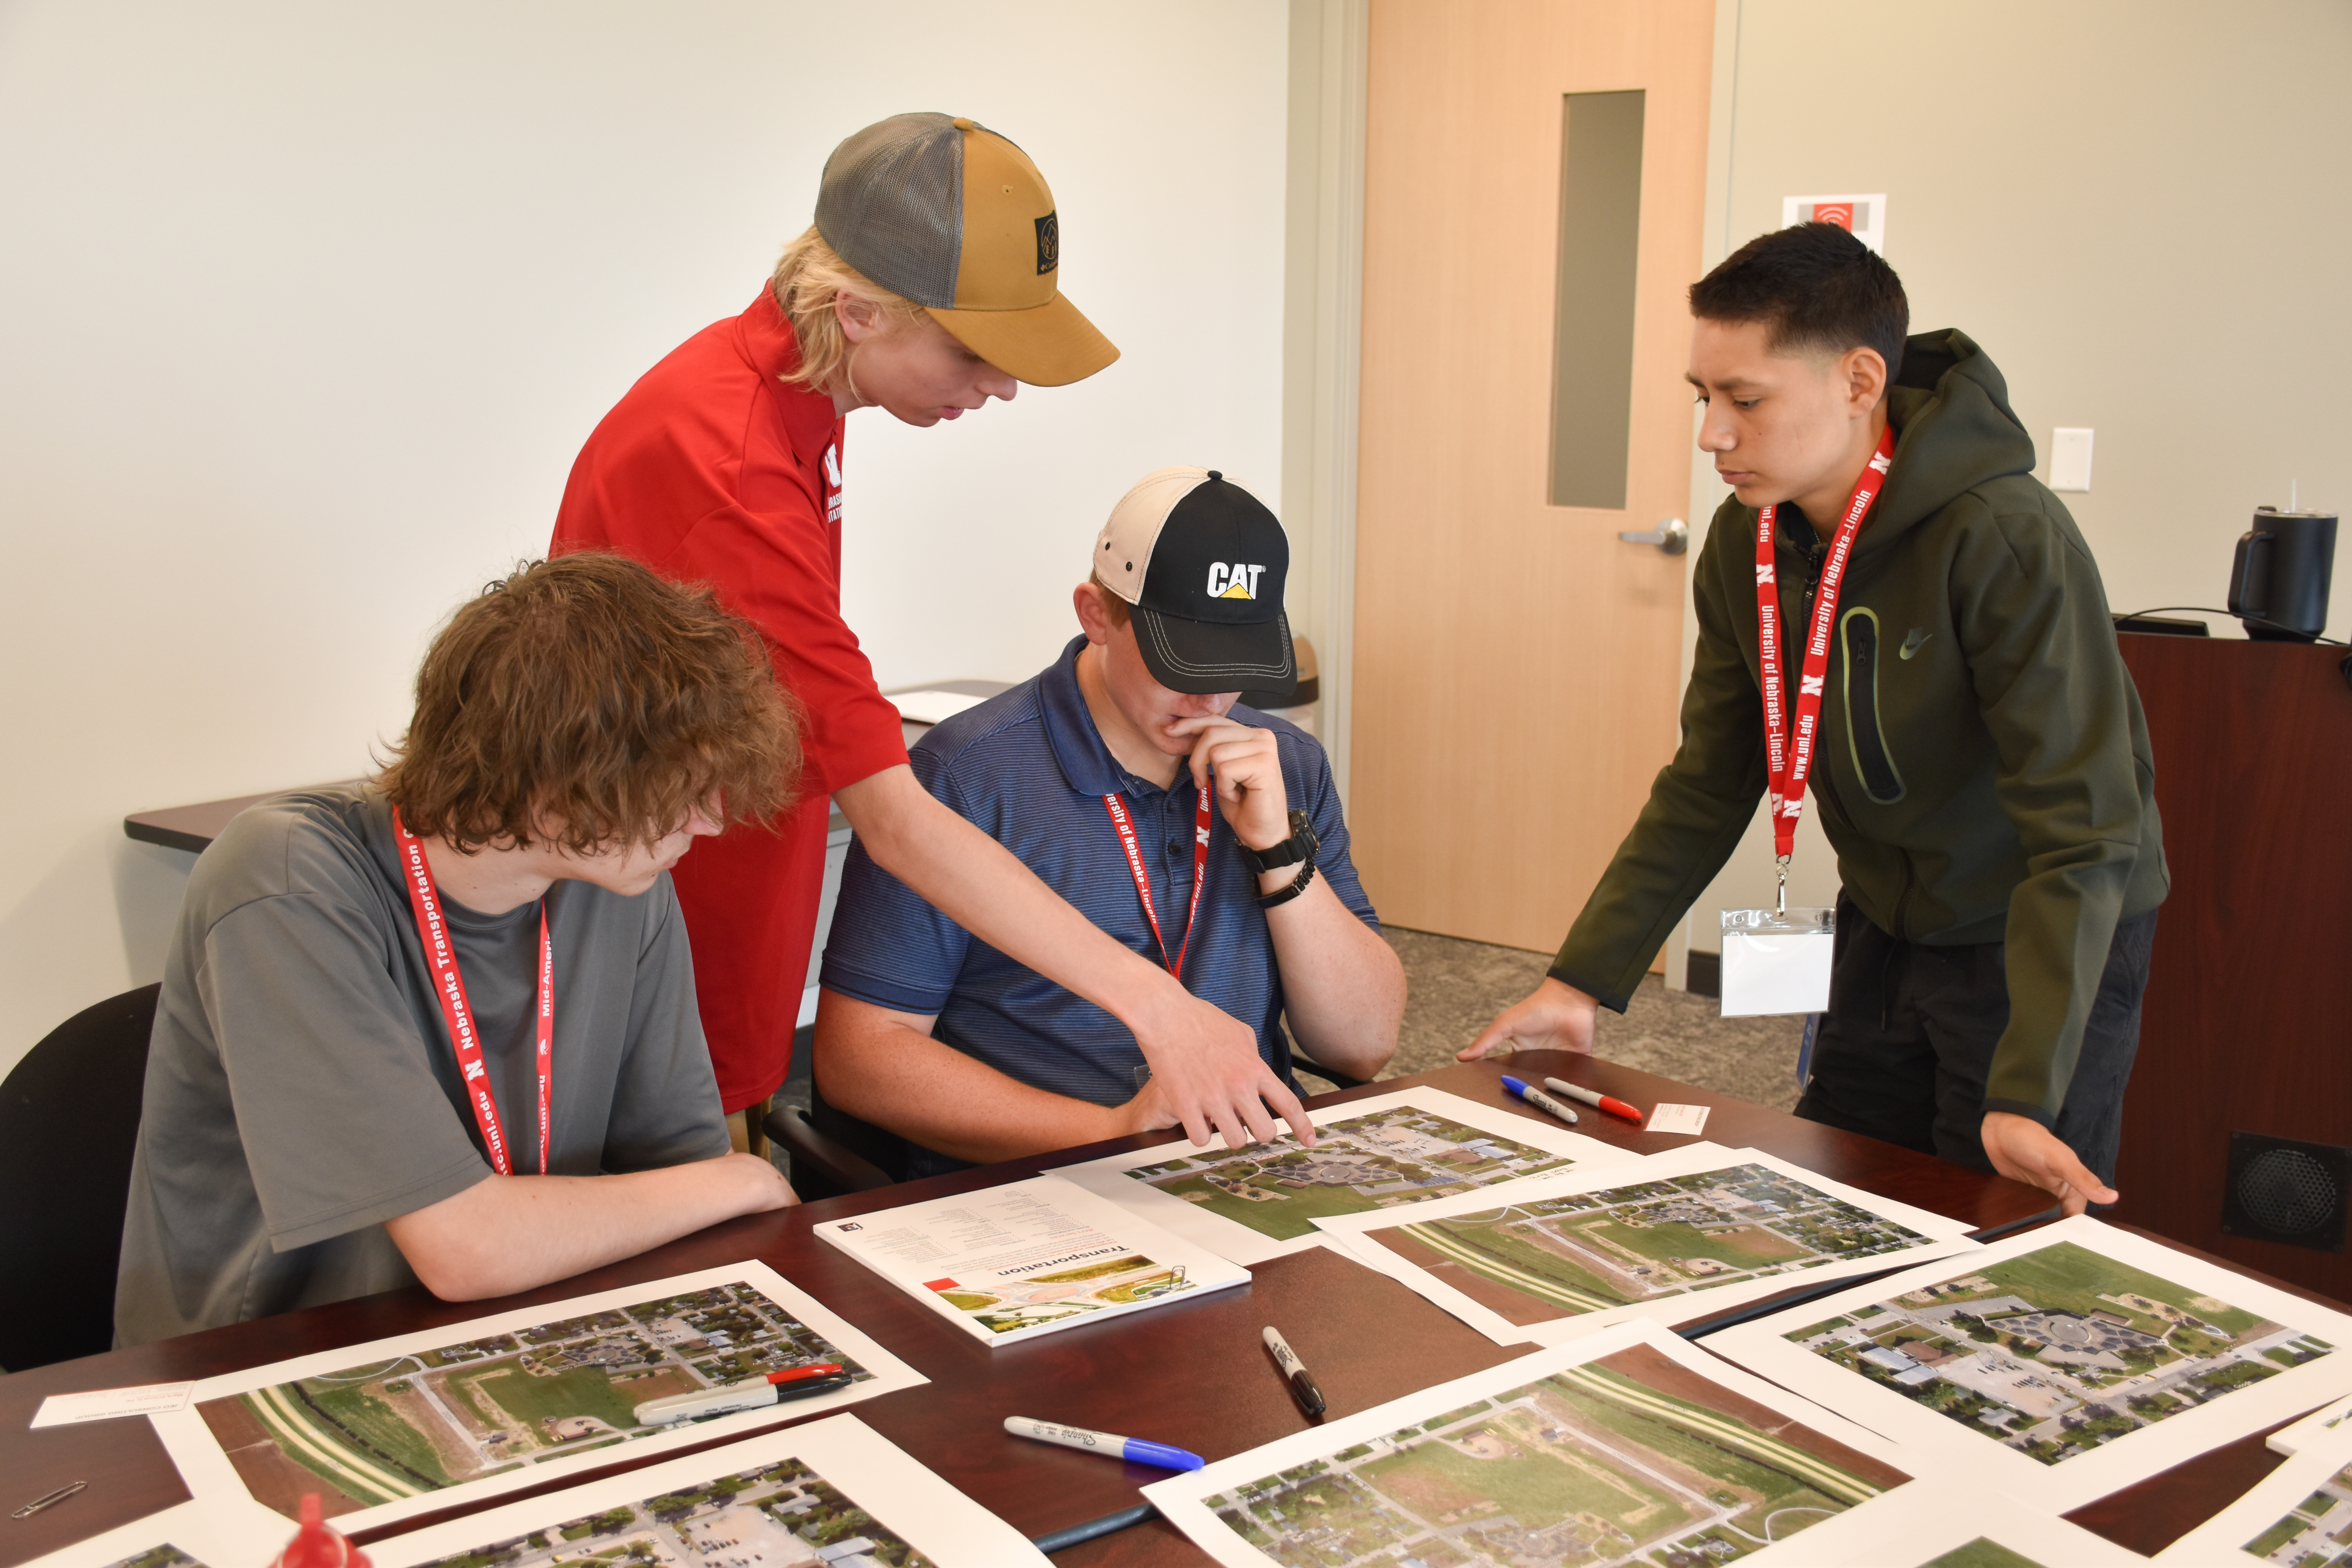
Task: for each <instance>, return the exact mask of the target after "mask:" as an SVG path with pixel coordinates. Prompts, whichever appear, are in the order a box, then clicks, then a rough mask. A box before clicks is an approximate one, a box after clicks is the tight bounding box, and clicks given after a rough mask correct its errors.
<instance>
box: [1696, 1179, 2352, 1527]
mask: <svg viewBox="0 0 2352 1568" xmlns="http://www.w3.org/2000/svg"><path fill="white" fill-rule="evenodd" d="M2061 1243H2071V1244H2072V1245H2074V1246H2075V1247H2081V1248H2083V1249H2084V1250H2085V1251H2088V1252H2091V1253H2094V1254H2096V1255H2098V1256H2100V1257H2103V1258H2109V1259H2112V1260H2113V1261H2115V1262H2116V1263H2119V1264H2122V1265H2124V1266H2125V1267H2126V1268H2133V1269H2137V1270H2138V1271H2140V1272H2142V1273H2145V1274H2149V1275H2153V1276H2155V1277H2156V1278H2158V1279H2163V1280H2166V1281H2168V1282H2169V1283H2171V1284H2173V1285H2177V1286H2179V1287H2181V1288H2183V1289H2188V1290H2190V1291H2193V1292H2195V1293H2197V1294H2199V1295H2202V1296H2210V1297H2212V1298H2215V1299H2217V1300H2223V1301H2226V1302H2228V1303H2229V1304H2230V1305H2231V1307H2234V1308H2236V1309H2238V1310H2241V1311H2248V1312H2253V1313H2256V1314H2259V1315H2260V1316H2261V1317H2262V1318H2263V1319H2264V1320H2266V1321H2270V1322H2273V1323H2275V1324H2278V1325H2279V1326H2280V1327H2281V1329H2282V1331H2287V1332H2290V1333H2292V1334H2293V1335H2294V1336H2296V1337H2301V1336H2305V1335H2315V1336H2317V1337H2318V1338H2319V1339H2322V1340H2324V1341H2326V1342H2327V1343H2328V1344H2329V1345H2330V1346H2332V1347H2333V1349H2332V1350H2331V1352H2329V1353H2328V1354H2326V1355H2323V1356H2321V1357H2319V1358H2318V1359H2317V1360H2315V1361H2311V1362H2307V1363H2305V1364H2303V1365H2301V1366H2298V1367H2294V1368H2277V1369H2276V1370H2275V1373H2274V1375H2273V1376H2270V1377H2266V1378H2263V1380H2261V1381H2260V1382H2258V1383H2256V1384H2252V1385H2251V1386H2249V1387H2246V1388H2242V1389H2238V1390H2236V1391H2234V1392H2232V1393H2230V1394H2225V1395H2223V1396H2221V1397H2220V1398H2218V1399H2216V1400H2214V1401H2213V1402H2212V1403H2211V1404H2210V1405H2200V1406H2199V1407H2198V1408H2196V1409H2194V1410H2186V1411H2183V1412H2181V1413H2180V1414H2179V1415H2173V1416H2170V1417H2168V1418H2167V1419H2164V1420H2161V1421H2158V1422H2157V1423H2156V1424H2155V1425H2153V1426H2142V1427H2139V1428H2137V1429H2136V1430H2134V1431H2131V1432H2128V1433H2126V1434H2124V1435H2123V1436H2120V1437H2117V1438H2116V1439H2115V1440H2113V1441H2111V1442H2108V1443H2105V1444H2103V1445H2101V1446H2099V1447H2095V1448H2091V1449H2088V1450H2083V1451H2077V1452H2075V1453H2074V1454H2071V1455H2069V1456H2067V1457H2066V1458H2062V1459H2061V1460H2060V1461H2059V1462H2058V1463H2056V1464H2054V1465H2045V1464H2043V1463H2042V1462H2041V1461H2040V1460H2038V1459H2034V1458H2029V1457H2028V1456H2026V1455H2024V1454H2021V1453H2019V1452H2018V1451H2017V1450H2015V1449H2013V1448H2011V1447H2007V1446H2005V1445H2003V1444H2002V1443H2000V1442H1999V1441H1996V1440H1995V1438H1994V1437H1993V1436H1991V1435H1990V1433H1989V1432H1987V1431H1986V1430H1984V1429H1983V1428H1981V1427H1978V1426H1962V1425H1961V1424H1960V1423H1959V1422H1958V1421H1955V1420H1953V1419H1951V1418H1950V1417H1948V1416H1946V1415H1939V1414H1938V1413H1937V1412H1936V1411H1933V1410H1929V1409H1927V1408H1926V1407H1924V1406H1923V1405H1919V1404H1918V1403H1916V1401H1914V1400H1912V1399H1910V1398H1909V1397H1907V1396H1906V1395H1905V1394H1899V1393H1897V1392H1896V1391H1895V1390H1894V1389H1892V1388H1886V1387H1883V1386H1881V1385H1880V1384H1877V1383H1875V1382H1873V1381H1871V1380H1870V1379H1867V1378H1864V1377H1862V1376H1859V1375H1857V1374H1856V1373H1852V1372H1849V1371H1847V1370H1846V1369H1845V1368H1843V1367H1842V1366H1839V1365H1838V1364H1837V1363H1834V1362H1832V1361H1830V1360H1828V1359H1826V1358H1824V1357H1822V1356H1821V1355H1818V1354H1816V1353H1814V1352H1811V1351H1809V1350H1805V1349H1803V1348H1802V1347H1801V1346H1800V1345H1797V1344H1795V1343H1792V1342H1790V1340H1789V1339H1788V1338H1786V1337H1785V1336H1788V1335H1790V1334H1794V1333H1798V1332H1801V1331H1803V1330H1805V1329H1808V1328H1811V1327H1812V1326H1813V1325H1814V1324H1817V1323H1822V1322H1827V1321H1830V1320H1832V1319H1834V1318H1841V1317H1847V1316H1849V1315H1852V1314H1853V1313H1855V1312H1857V1311H1859V1310H1861V1309H1863V1308H1865V1307H1869V1306H1872V1305H1874V1304H1876V1303H1879V1302H1883V1301H1891V1300H1895V1299H1897V1298H1899V1297H1903V1296H1907V1295H1910V1294H1912V1293H1914V1292H1917V1291H1922V1290H1925V1289H1927V1287H1929V1286H1931V1285H1941V1284H1945V1283H1947V1282H1948V1281H1950V1280H1953V1279H1965V1278H1967V1277H1968V1276H1969V1275H1971V1274H1975V1273H1979V1272H1981V1271H1982V1270H1984V1269H1986V1268H1991V1267H1994V1266H1996V1265H1999V1264H2001V1263H2005V1262H2008V1261H2009V1260H2011V1259H2012V1258H2022V1257H2025V1256H2027V1255H2029V1254H2032V1253H2035V1252H2039V1251H2042V1249H2043V1248H2045V1247H2055V1246H2057V1245H2059V1244H2061ZM1706 1344H1707V1348H1708V1349H1709V1350H1711V1351H1714V1352H1716V1353H1717V1354H1718V1355H1723V1356H1727V1357H1729V1358H1730V1359H1731V1360H1733V1361H1735V1362H1738V1363H1739V1364H1740V1365H1742V1366H1745V1367H1747V1368H1748V1369H1749V1370H1750V1371H1752V1372H1755V1373H1759V1374H1760V1375H1762V1376H1764V1377H1769V1378H1770V1379H1771V1380H1772V1381H1773V1382H1775V1383H1778V1384H1781V1385H1783V1386H1784V1387H1787V1388H1791V1389H1794V1390H1795V1391H1796V1392H1798V1393H1799V1394H1803V1395H1805V1396H1806V1397H1807V1398H1809V1399H1812V1400H1816V1401H1819V1402H1820V1403H1822V1404H1823V1405H1828V1406H1830V1408H1832V1409H1833V1410H1836V1411H1838V1412H1840V1413H1841V1414H1843V1415H1846V1416H1847V1417H1849V1418H1851V1419H1853V1420H1854V1421H1858V1422H1860V1423H1861V1424H1862V1425H1864V1426H1868V1427H1870V1428H1871V1429H1872V1430H1874V1431H1876V1432H1881V1433H1884V1434H1885V1436H1888V1437H1891V1438H1893V1439H1894V1440H1895V1441H1896V1442H1898V1443H1901V1444H1903V1445H1905V1446H1906V1447H1909V1448H1912V1449H1913V1450H1914V1451H1916V1452H1917V1453H1919V1454H1921V1455H1923V1456H1932V1462H1933V1463H1934V1464H1935V1465H1936V1467H1937V1473H1938V1474H1939V1475H1942V1476H1944V1477H1947V1478H1948V1479H1949V1480H1951V1481H1953V1482H1956V1483H1957V1482H1967V1483H1969V1484H1975V1485H1979V1486H1983V1487H1988V1488H1990V1489H1994V1490H1998V1491H2001V1492H2005V1493H2007V1494H2008V1495H2010V1496H2011V1497H2013V1498H2015V1499H2017V1500H2019V1501H2021V1502H2023V1503H2026V1504H2028V1505H2030V1506H2032V1507H2035V1508H2041V1509H2046V1510H2050V1511H2051V1512H2053V1513H2063V1512H2065V1511H2067V1510H2070V1509H2074V1508H2080V1507H2081V1506H2083V1505H2084V1503H2087V1502H2090V1501H2092V1500H2095V1499H2097V1498H2102V1497H2105V1496H2106V1495H2107V1494H2108V1493H2109V1492H2112V1491H2116V1490H2118V1489H2122V1488H2124V1487H2127V1486H2130V1485H2131V1484H2133V1483H2134V1482H2136V1481H2141V1480H2145V1479H2147V1478H2148V1477H2150V1476H2153V1475H2156V1474H2158V1472H2160V1471H2162V1470H2165V1469H2168V1468H2171V1467H2172V1466H2174V1465H2177V1464H2179V1463H2180V1462H2181V1461H2182V1460H2184V1459H2189V1458H2195V1457H2196V1456H2197V1455H2199V1454H2201V1453H2204V1452H2205V1451H2207V1450H2208V1449H2210V1448H2214V1447H2220V1446H2221V1444H2224V1443H2229V1442H2232V1441H2235V1440H2236V1439H2238V1438H2240V1437H2243V1436H2247V1435H2249V1434H2251V1433H2254V1432H2259V1431H2261V1430H2262V1429H2263V1427H2265V1426H2270V1425H2272V1424H2273V1423H2274V1422H2277V1421H2280V1420H2283V1419H2284V1418H2285V1417H2287V1416H2290V1415H2300V1414H2302V1413H2303V1412H2304V1411H2306V1410H2309V1409H2311V1408H2312V1407H2313V1406H2315V1405H2320V1404H2323V1403H2325V1402H2326V1401H2327V1400H2329V1399H2333V1398H2335V1397H2336V1396H2337V1395H2338V1394H2343V1393H2344V1392H2345V1391H2346V1390H2347V1388H2352V1317H2347V1316H2346V1315H2345V1314H2343V1313H2341V1312H2336V1311H2331V1310H2328V1309H2327V1308H2326V1307H2321V1306H2317V1305H2315V1304H2314V1303H2312V1302H2309V1301H2306V1300H2304V1299H2303V1298H2302V1297H2300V1296H2291V1295H2289V1294H2287V1293H2286V1292H2285V1291H2284V1290H2278V1289H2273V1288H2271V1287H2270V1286H2267V1285H2264V1284H2262V1283H2261V1282H2260V1281H2258V1280H2254V1279H2248V1278H2247V1277H2246V1276H2245V1275H2242V1274H2237V1273H2233V1272H2231V1270H2229V1269H2226V1268H2217V1267H2216V1266H2214V1265H2213V1264H2210V1263H2207V1262H2205V1261H2204V1260H2202V1259H2201V1258H2191V1257H2189V1255H2188V1254H2186V1253H2181V1252H2175V1251H2174V1250H2172V1249H2171V1248H2170V1247H2164V1246H2161V1245H2159V1244H2158V1243H2156V1242H2153V1241H2149V1240H2146V1239H2144V1238H2143V1237H2137V1236H2134V1235H2132V1234H2131V1233H2130V1232H2128V1231H2122V1230H2116V1229H2114V1228H2112V1227H2110V1226H2105V1225H2101V1224H2100V1223H2099V1222H2098V1221H2097V1220H2095V1219H2092V1218H2090V1217H2088V1216H2087V1215H2081V1216H2077V1217H2075V1218H2074V1219H2067V1220H2061V1221H2059V1222H2058V1223H2057V1224H2055V1225H2052V1226H2044V1227H2043V1228H2042V1229H2040V1230H2036V1231H2030V1232H2028V1233H2026V1234H2025V1235H2023V1236H2017V1237H2009V1238H2007V1239H2005V1240H2002V1241H1999V1242H1995V1243H1994V1244H1993V1245H1991V1246H1990V1247H1985V1248H1983V1249H1982V1250H1981V1251H1978V1252H1974V1253H1970V1254H1968V1255H1967V1256H1965V1257H1962V1258H1957V1259H1953V1260H1948V1261H1946V1262H1941V1263H1936V1264H1932V1265H1929V1266H1928V1267H1927V1268H1914V1269H1910V1270H1907V1271H1906V1272H1905V1273H1902V1274H1897V1275H1895V1276H1894V1277H1893V1278H1891V1279H1881V1280H1877V1281H1875V1282H1874V1283H1872V1284H1868V1285H1862V1286H1857V1287H1855V1288H1854V1289H1850V1290H1843V1291H1840V1292H1838V1293H1837V1294H1835V1295H1832V1296H1827V1297H1823V1298H1822V1299H1820V1300H1812V1301H1808V1302H1806V1303H1805V1304H1804V1305H1802V1306H1801V1307H1793V1308H1791V1309H1790V1310H1788V1311H1785V1312H1781V1313H1779V1314H1777V1315H1775V1316H1773V1317H1769V1318H1765V1319H1761V1320H1759V1321H1756V1322H1752V1323H1742V1324H1739V1325H1738V1326H1737V1327H1735V1328H1729V1329H1726V1330H1724V1331H1721V1332H1720V1333H1716V1334H1710V1335H1709V1336H1707V1342H1706ZM2117 1397H2119V1398H2124V1397H2128V1395H2127V1394H2118V1396H2117ZM2061 1415H2062V1418H2063V1412H2062V1413H2061Z"/></svg>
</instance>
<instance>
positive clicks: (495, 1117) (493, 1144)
mask: <svg viewBox="0 0 2352 1568" xmlns="http://www.w3.org/2000/svg"><path fill="white" fill-rule="evenodd" d="M392 833H393V837H394V838H395V839H397V840H398V841H399V843H400V869H401V872H402V874H403V876H404V878H405V879H406V880H407V883H408V907H409V908H410V909H412V910H415V912H416V937H417V940H418V941H419V942H423V943H424V944H425V963H428V964H430V965H432V968H433V994H434V995H436V997H438V998H439V999H440V1002H441V1016H442V1017H443V1018H444V1019H446V1020H447V1022H448V1025H449V1044H450V1047H452V1048H453V1049H454V1050H456V1051H457V1073H458V1076H459V1077H460V1078H462V1079H464V1080H465V1084H466V1100H467V1103H468V1104H470V1105H471V1106H472V1107H473V1108H474V1125H475V1126H477V1127H478V1128H480V1129H481V1130H482V1146H483V1147H484V1148H486V1149H488V1151H489V1152H490V1167H491V1169H493V1170H495V1171H497V1172H498V1173H499V1175H501V1176H511V1175H513V1174H514V1158H513V1156H512V1154H511V1153H510V1152H509V1150H508V1148H507V1134H506V1128H505V1126H504V1125H503V1124H502V1123H501V1122H500V1121H499V1102H498V1101H497V1100H495V1099H493V1098H492V1097H491V1095H490V1075H489V1068H488V1064H486V1063H485V1062H484V1061H483V1060H482V1042H481V1038H480V1037H479V1036H478V1034H477V1033H476V1032H475V1029H474V1009H473V1006H472V1005H471V1004H470V1003H468V1002H467V1000H466V982H465V980H464V979H463V978H462V977H461V976H460V975H459V974H458V973H457V948H456V946H455V945H454V944H453V943H452V942H451V941H450V937H449V927H448V925H447V923H446V921H443V919H442V918H441V895H440V894H439V893H437V892H436V891H435V890H434V888H433V871H432V868H430V867H428V866H426V865H425V841H424V840H423V839H421V838H419V837H416V835H415V834H414V833H411V832H409V831H408V826H407V825H406V824H405V823H404V822H402V821H401V820H400V813H399V811H398V810H396V809H395V810H394V812H393V814H392ZM554 1089H555V960H554V957H553V955H552V954H551V952H549V949H548V945H547V904H546V901H545V900H541V903H540V906H539V1173H540V1174H541V1175H542V1176H543V1175H545V1174H547V1144H548V1123H549V1121H550V1115H549V1112H550V1109H551V1107H552V1106H553V1104H554Z"/></svg>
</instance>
